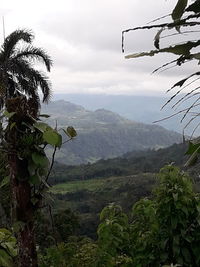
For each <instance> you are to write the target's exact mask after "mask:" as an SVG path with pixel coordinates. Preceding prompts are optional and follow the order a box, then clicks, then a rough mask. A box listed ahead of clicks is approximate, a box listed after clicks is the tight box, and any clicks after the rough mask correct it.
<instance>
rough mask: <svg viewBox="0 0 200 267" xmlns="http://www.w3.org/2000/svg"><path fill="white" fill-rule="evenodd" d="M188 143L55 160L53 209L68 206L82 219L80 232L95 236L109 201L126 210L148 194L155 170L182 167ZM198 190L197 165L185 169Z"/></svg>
mask: <svg viewBox="0 0 200 267" xmlns="http://www.w3.org/2000/svg"><path fill="white" fill-rule="evenodd" d="M186 150H187V144H175V145H173V146H171V147H168V148H165V149H159V150H157V151H153V150H148V151H143V152H141V151H140V152H131V153H128V154H126V155H123V157H120V158H115V159H109V160H100V161H98V162H96V163H94V164H87V165H80V166H65V165H61V164H59V163H56V164H55V166H54V171H53V173H52V175H51V178H50V183H51V184H52V185H54V186H53V187H52V188H51V192H52V193H53V197H54V199H55V202H54V203H55V204H54V209H55V210H56V209H66V208H71V209H72V210H73V211H75V212H77V213H78V214H79V217H80V221H81V229H80V231H81V234H87V235H89V236H91V237H95V236H94V233H95V229H96V226H97V224H98V223H99V218H98V213H99V212H100V211H101V209H102V208H103V207H104V206H106V205H108V204H109V203H112V202H114V203H117V204H120V205H121V206H122V207H123V209H124V210H126V211H127V212H129V211H130V210H131V208H132V205H133V203H135V202H136V201H137V200H139V199H140V198H141V197H145V196H150V195H151V191H152V188H153V187H154V185H155V183H156V176H157V175H156V173H158V172H159V170H160V168H162V167H163V166H164V165H166V164H172V163H174V164H175V165H178V166H180V167H181V168H182V169H183V166H184V163H185V162H186V160H187V156H185V155H184V154H185V152H186ZM188 171H189V173H190V175H191V176H192V177H193V179H194V181H195V187H196V190H197V191H200V179H199V166H198V165H195V166H194V167H192V168H190V169H188Z"/></svg>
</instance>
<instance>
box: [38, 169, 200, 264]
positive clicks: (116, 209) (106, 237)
mask: <svg viewBox="0 0 200 267" xmlns="http://www.w3.org/2000/svg"><path fill="white" fill-rule="evenodd" d="M97 187H98V186H97ZM71 189H72V188H71ZM126 203H127V201H126ZM129 203H131V200H129ZM199 203H200V199H199V195H198V194H196V193H194V191H193V185H192V182H191V179H190V178H189V177H188V176H187V175H186V174H185V173H183V172H181V171H180V170H179V169H178V168H176V167H173V166H166V167H165V168H163V169H161V171H160V173H159V176H158V184H157V186H156V188H155V189H154V191H153V194H152V196H151V199H149V198H142V199H140V200H139V201H137V202H136V203H135V204H134V206H133V209H132V211H131V212H129V214H128V216H127V214H126V213H124V212H123V211H122V209H121V207H120V206H119V205H116V204H109V205H108V206H106V207H105V208H103V210H102V212H101V214H100V224H99V225H98V230H97V240H96V241H94V240H92V239H88V238H83V237H82V238H81V237H68V239H67V241H64V242H61V243H59V245H57V246H51V247H50V248H47V249H45V253H43V255H40V263H41V266H44V267H45V266H49V265H51V266H85V267H93V266H99V267H100V266H105V267H110V266H111V267H112V266H113V267H115V266H125V267H132V266H136V267H139V266H141V267H142V266H144V267H147V266H149V267H159V266H172V265H171V264H174V265H173V266H179V265H180V266H184V267H198V266H199V264H200V257H199V241H200V223H199V216H200V213H199ZM68 222H69V220H68ZM63 223H64V222H63ZM60 225H62V223H61V220H60ZM86 226H89V227H90V224H88V222H87V224H86V225H85V227H86ZM63 227H65V228H66V229H67V227H69V226H67V225H64V224H63ZM176 264H178V265H176Z"/></svg>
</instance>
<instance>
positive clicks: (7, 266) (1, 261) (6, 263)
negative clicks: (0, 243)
mask: <svg viewBox="0 0 200 267" xmlns="http://www.w3.org/2000/svg"><path fill="white" fill-rule="evenodd" d="M0 266H2V267H12V266H14V265H13V260H12V258H11V257H10V255H9V254H8V253H7V252H6V251H5V250H3V249H0Z"/></svg>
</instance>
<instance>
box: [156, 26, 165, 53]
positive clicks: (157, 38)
mask: <svg viewBox="0 0 200 267" xmlns="http://www.w3.org/2000/svg"><path fill="white" fill-rule="evenodd" d="M163 30H164V29H163V28H161V29H160V30H159V31H158V32H157V34H156V36H155V38H154V46H155V48H157V49H160V35H161V33H162V31H163Z"/></svg>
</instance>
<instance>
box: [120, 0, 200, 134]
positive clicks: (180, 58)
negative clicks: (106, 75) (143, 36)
mask: <svg viewBox="0 0 200 267" xmlns="http://www.w3.org/2000/svg"><path fill="white" fill-rule="evenodd" d="M189 2H190V1H188V0H178V1H177V4H176V6H175V8H174V9H173V11H172V13H171V15H168V16H164V17H161V18H158V19H155V20H153V21H152V22H151V23H150V24H147V25H145V26H142V27H135V28H131V29H127V30H125V31H123V32H122V51H123V52H124V36H125V33H127V32H129V31H136V30H145V29H146V30H151V29H158V31H157V34H156V35H155V37H154V41H153V42H154V46H155V49H154V50H151V51H145V52H140V53H134V54H130V55H127V56H125V58H127V59H130V58H138V57H143V56H155V55H157V54H160V53H171V54H173V55H175V56H176V57H175V59H174V60H172V61H170V62H167V63H165V64H164V65H163V66H161V67H159V68H157V69H156V70H155V71H158V70H165V69H168V68H171V67H174V66H182V65H183V64H185V63H187V62H190V61H197V62H198V64H199V60H200V39H199V38H198V37H197V36H195V40H194V39H192V38H194V37H193V34H194V33H199V25H200V21H199V19H200V1H199V0H195V1H193V3H191V4H190V3H189ZM169 16H171V18H172V21H169V22H166V23H160V24H154V23H155V22H156V21H159V20H161V19H163V18H166V17H169ZM166 32H167V33H166ZM164 33H166V35H164ZM184 34H187V36H188V37H187V39H186V40H183V42H180V41H179V40H180V39H179V40H177V39H178V38H180V37H181V36H183V35H184ZM172 36H173V37H174V38H175V39H170V37H172ZM164 38H165V40H166V38H168V39H169V45H167V46H166V45H164V47H161V41H162V40H163V39H164ZM173 40H175V41H176V42H178V43H176V42H175V44H172V42H173ZM155 71H154V72H155ZM199 79H200V71H199V70H198V69H197V71H195V72H194V73H191V74H190V75H188V76H187V77H186V78H184V79H182V80H180V81H178V82H177V83H176V84H174V85H173V86H172V88H171V89H169V90H168V91H171V90H173V89H174V88H176V87H178V89H177V91H176V92H175V93H174V94H173V96H172V97H171V98H170V99H169V100H168V101H167V103H166V104H165V105H167V104H168V103H170V102H171V101H172V100H175V103H174V104H173V106H172V108H177V107H178V106H179V104H181V103H184V102H186V103H188V102H187V101H191V99H192V104H191V102H189V103H188V106H187V108H184V109H181V110H178V111H177V112H176V113H174V114H173V115H172V116H174V115H177V114H183V116H182V121H183V120H184V119H185V118H186V119H187V118H188V120H187V122H186V124H185V127H184V129H185V128H186V127H187V126H188V125H189V124H190V123H191V122H193V121H195V119H198V118H199V112H196V108H198V106H199V105H200V97H199V85H198V81H199ZM196 83H197V85H196ZM192 85H194V87H191V86H192ZM184 89H189V91H188V92H186V93H185V94H184V95H180V93H183V92H184ZM179 96H180V97H179ZM178 97H179V98H178ZM165 105H164V106H165ZM164 106H163V107H164ZM188 115H192V117H190V116H188ZM199 125H200V124H199V123H198V124H197V126H196V127H195V128H194V130H193V132H192V136H193V134H194V132H195V131H196V129H197V128H198V126H199Z"/></svg>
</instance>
